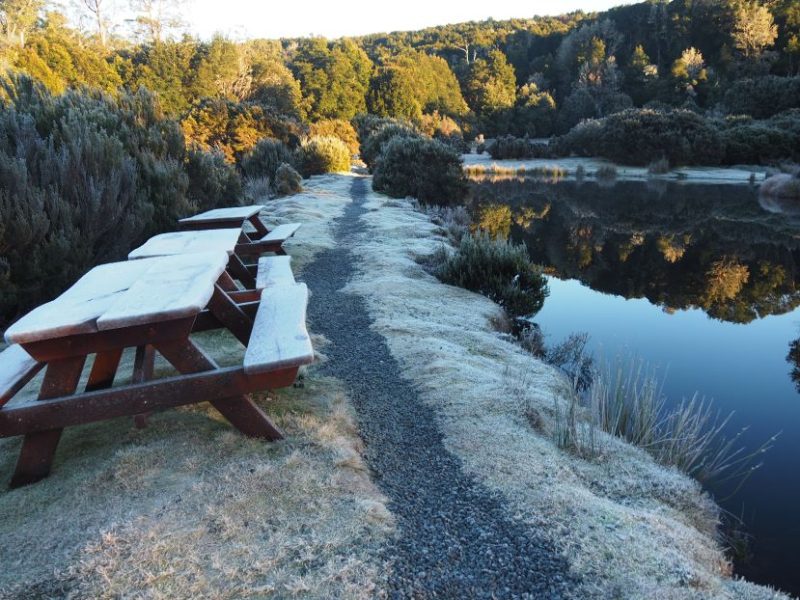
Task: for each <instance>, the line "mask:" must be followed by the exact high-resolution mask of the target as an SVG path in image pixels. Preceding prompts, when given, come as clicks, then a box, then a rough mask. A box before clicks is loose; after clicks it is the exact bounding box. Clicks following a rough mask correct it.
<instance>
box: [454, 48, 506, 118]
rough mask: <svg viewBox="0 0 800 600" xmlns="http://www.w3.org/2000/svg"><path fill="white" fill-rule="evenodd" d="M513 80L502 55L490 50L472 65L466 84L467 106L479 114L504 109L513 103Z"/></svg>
mask: <svg viewBox="0 0 800 600" xmlns="http://www.w3.org/2000/svg"><path fill="white" fill-rule="evenodd" d="M516 86H517V78H516V75H515V74H514V67H512V66H511V65H510V64H509V63H508V60H507V59H506V56H505V54H503V53H502V52H500V51H499V50H492V51H491V52H489V54H488V55H487V57H486V58H485V59H483V58H479V59H478V60H476V61H475V62H474V63H472V65H471V67H470V71H469V76H468V78H467V82H466V94H467V100H468V101H469V105H470V106H471V107H472V109H473V110H475V112H477V113H478V114H479V115H488V114H491V113H492V112H495V111H498V110H503V109H508V108H511V107H512V106H514V102H515V101H516Z"/></svg>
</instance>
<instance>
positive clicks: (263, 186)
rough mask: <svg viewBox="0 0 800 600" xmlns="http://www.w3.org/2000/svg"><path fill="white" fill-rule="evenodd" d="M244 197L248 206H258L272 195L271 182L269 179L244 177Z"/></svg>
mask: <svg viewBox="0 0 800 600" xmlns="http://www.w3.org/2000/svg"><path fill="white" fill-rule="evenodd" d="M243 187H244V197H245V198H246V199H247V201H248V202H249V203H250V204H259V203H261V202H263V201H264V200H268V199H269V198H270V196H271V195H272V180H270V178H269V177H245V178H244V184H243Z"/></svg>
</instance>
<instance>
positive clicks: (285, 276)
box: [256, 256, 295, 290]
mask: <svg viewBox="0 0 800 600" xmlns="http://www.w3.org/2000/svg"><path fill="white" fill-rule="evenodd" d="M294 282H295V281H294V274H293V273H292V258H291V257H290V256H262V257H261V258H260V259H259V260H258V272H257V274H256V289H257V290H263V289H264V288H268V287H272V286H275V285H287V284H292V283H294Z"/></svg>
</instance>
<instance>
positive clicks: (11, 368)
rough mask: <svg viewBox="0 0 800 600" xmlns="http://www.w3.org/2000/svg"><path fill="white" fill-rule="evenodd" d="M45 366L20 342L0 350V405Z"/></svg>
mask: <svg viewBox="0 0 800 600" xmlns="http://www.w3.org/2000/svg"><path fill="white" fill-rule="evenodd" d="M43 366H44V364H43V363H40V362H38V361H36V360H34V359H33V358H31V355H30V354H28V353H27V352H25V350H23V348H22V346H20V345H19V344H14V345H13V346H9V347H8V348H6V349H5V350H3V351H2V352H0V406H3V405H4V404H5V403H6V402H8V401H9V400H11V398H13V397H14V394H16V393H17V392H18V391H20V390H21V389H22V388H23V387H25V384H27V383H28V382H29V381H30V380H31V379H33V377H34V376H35V375H36V373H38V372H39V371H40V370H41V368H42V367H43Z"/></svg>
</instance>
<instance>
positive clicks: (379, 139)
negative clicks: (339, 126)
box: [361, 123, 422, 171]
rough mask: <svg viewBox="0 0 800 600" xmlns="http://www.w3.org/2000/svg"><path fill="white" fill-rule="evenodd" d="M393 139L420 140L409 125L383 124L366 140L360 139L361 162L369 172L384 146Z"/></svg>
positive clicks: (418, 135)
mask: <svg viewBox="0 0 800 600" xmlns="http://www.w3.org/2000/svg"><path fill="white" fill-rule="evenodd" d="M395 137H406V138H421V137H422V136H421V135H420V134H419V133H417V132H416V131H415V130H414V129H413V128H412V127H411V126H410V125H403V124H400V123H389V124H385V125H383V126H382V127H380V128H378V129H377V130H375V131H373V132H372V133H371V134H369V135H368V136H367V137H366V138H363V137H362V138H361V160H363V161H364V162H365V163H366V165H367V167H368V168H369V170H370V171H372V170H373V169H374V168H375V161H377V160H378V156H379V155H380V153H381V152H382V151H383V148H384V146H386V144H387V143H388V142H389V141H390V140H391V139H393V138H395Z"/></svg>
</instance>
